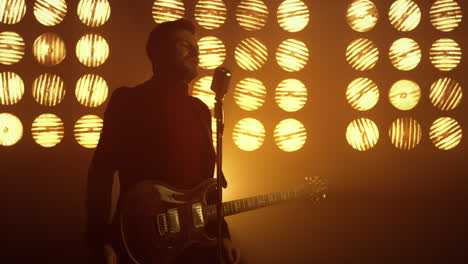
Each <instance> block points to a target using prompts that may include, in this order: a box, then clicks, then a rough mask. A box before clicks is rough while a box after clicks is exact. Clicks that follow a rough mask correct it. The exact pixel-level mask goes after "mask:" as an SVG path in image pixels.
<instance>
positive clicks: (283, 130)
mask: <svg viewBox="0 0 468 264" xmlns="http://www.w3.org/2000/svg"><path fill="white" fill-rule="evenodd" d="M274 139H275V143H276V145H277V146H278V148H280V149H281V150H283V151H286V152H293V151H297V150H299V149H301V148H302V147H303V146H304V144H305V142H306V139H307V131H306V129H305V127H304V125H303V124H302V123H301V122H299V121H297V120H296V119H285V120H283V121H281V122H280V123H279V124H278V125H276V127H275V131H274Z"/></svg>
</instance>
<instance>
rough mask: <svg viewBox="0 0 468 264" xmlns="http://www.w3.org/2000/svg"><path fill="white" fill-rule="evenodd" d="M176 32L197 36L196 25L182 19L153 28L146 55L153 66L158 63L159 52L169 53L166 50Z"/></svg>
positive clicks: (147, 43)
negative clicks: (186, 32) (181, 31)
mask: <svg viewBox="0 0 468 264" xmlns="http://www.w3.org/2000/svg"><path fill="white" fill-rule="evenodd" d="M176 30H187V31H189V32H191V33H192V34H195V25H194V24H193V23H192V22H191V21H190V20H187V19H184V18H182V19H179V20H175V21H170V22H164V23H161V24H158V25H156V26H155V27H154V28H153V30H152V31H151V33H150V35H149V37H148V41H147V42H146V53H147V55H148V57H149V59H150V60H151V61H152V62H153V64H155V62H156V61H157V57H158V52H167V50H166V48H167V47H168V46H169V45H170V44H172V43H170V41H171V34H172V33H173V32H174V31H176Z"/></svg>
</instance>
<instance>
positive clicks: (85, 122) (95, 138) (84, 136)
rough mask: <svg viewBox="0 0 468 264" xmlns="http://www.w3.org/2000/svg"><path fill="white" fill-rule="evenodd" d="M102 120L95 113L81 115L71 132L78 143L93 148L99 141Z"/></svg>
mask: <svg viewBox="0 0 468 264" xmlns="http://www.w3.org/2000/svg"><path fill="white" fill-rule="evenodd" d="M102 127H103V120H102V119H101V118H100V117H99V116H96V115H85V116H82V117H81V118H80V119H78V121H77V122H76V124H75V127H74V129H73V133H74V136H75V139H76V141H77V142H78V144H80V145H81V146H83V147H85V148H95V147H96V146H97V144H98V142H99V137H100V136H101V131H102Z"/></svg>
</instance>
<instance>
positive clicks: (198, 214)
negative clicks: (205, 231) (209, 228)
mask: <svg viewBox="0 0 468 264" xmlns="http://www.w3.org/2000/svg"><path fill="white" fill-rule="evenodd" d="M192 220H193V225H194V226H195V228H200V227H204V226H205V220H204V219H203V208H202V205H201V204H200V203H196V204H192Z"/></svg>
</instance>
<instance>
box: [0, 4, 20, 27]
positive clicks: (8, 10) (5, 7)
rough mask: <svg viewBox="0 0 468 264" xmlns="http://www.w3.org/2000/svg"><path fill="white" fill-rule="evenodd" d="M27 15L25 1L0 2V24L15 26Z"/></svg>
mask: <svg viewBox="0 0 468 264" xmlns="http://www.w3.org/2000/svg"><path fill="white" fill-rule="evenodd" d="M25 14H26V4H25V3H24V0H0V23H3V24H7V25H13V24H16V23H18V22H20V21H21V20H22V19H23V17H24V15H25Z"/></svg>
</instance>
